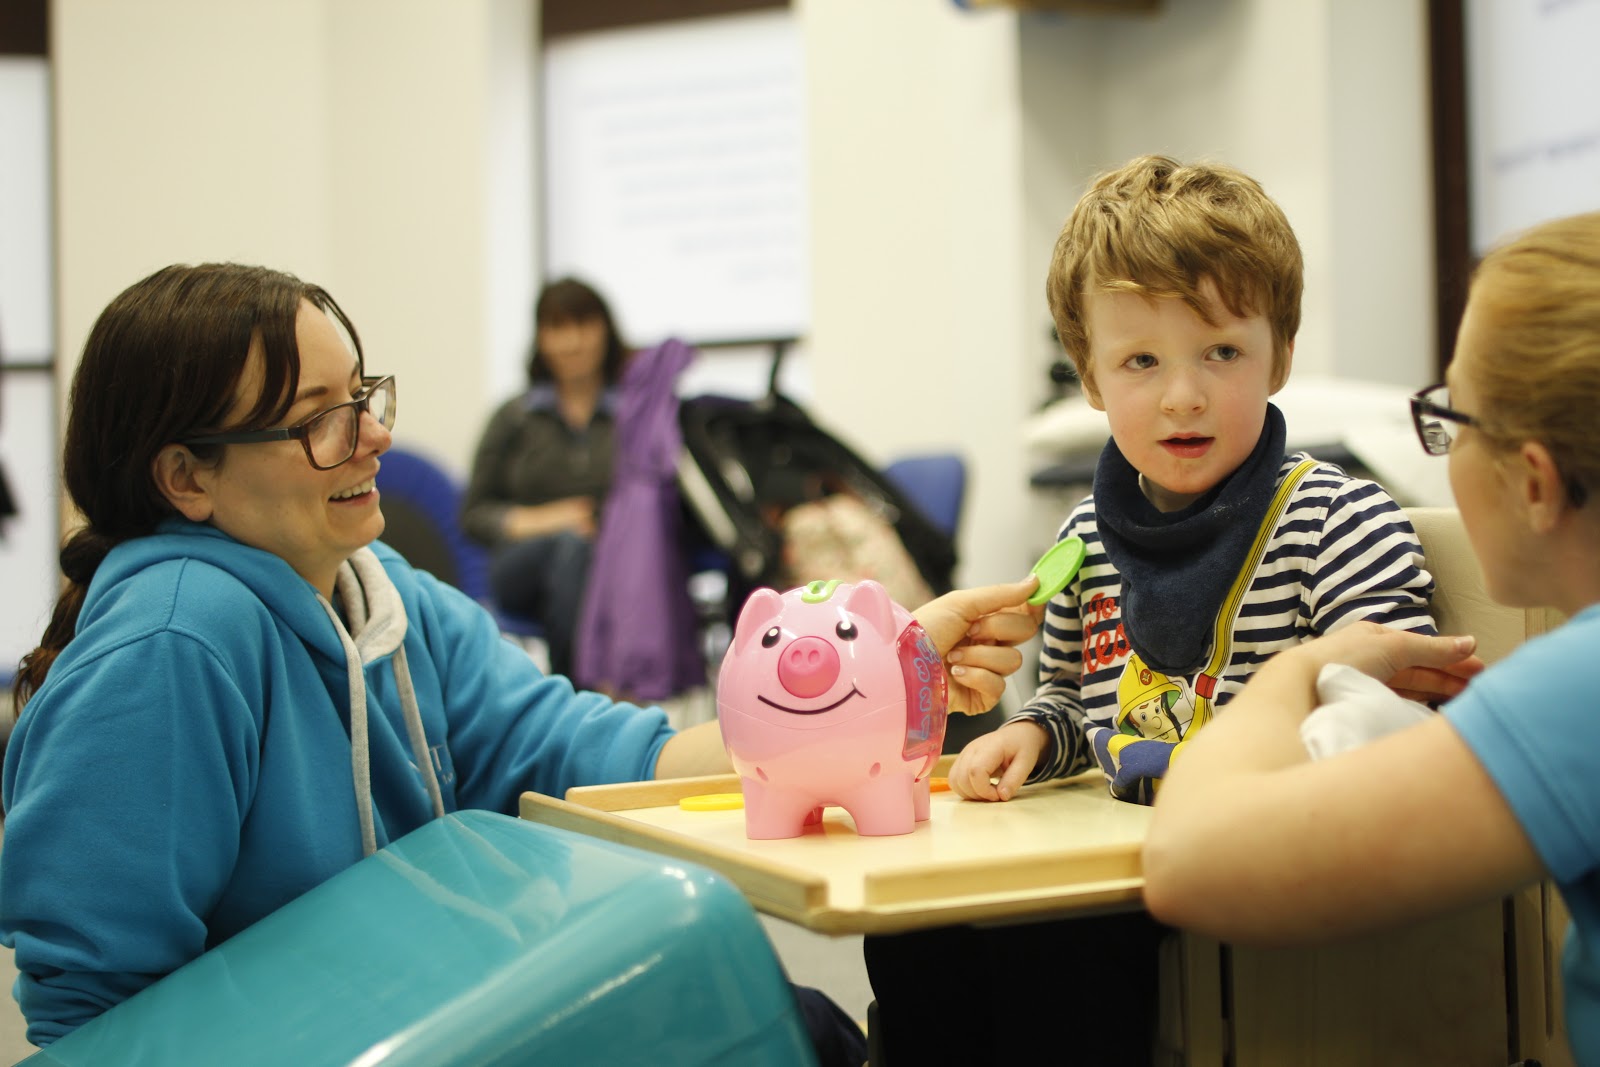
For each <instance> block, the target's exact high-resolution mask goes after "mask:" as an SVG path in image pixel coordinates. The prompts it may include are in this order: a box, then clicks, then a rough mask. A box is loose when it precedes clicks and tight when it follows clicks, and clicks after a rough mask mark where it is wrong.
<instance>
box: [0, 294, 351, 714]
mask: <svg viewBox="0 0 1600 1067" xmlns="http://www.w3.org/2000/svg"><path fill="white" fill-rule="evenodd" d="M301 301H308V302H309V303H311V304H312V305H313V306H315V307H317V308H319V309H321V310H322V311H323V312H324V313H326V314H327V315H328V316H329V317H331V318H333V319H334V320H335V321H337V322H338V323H339V324H340V325H341V326H343V328H344V329H345V331H346V332H347V333H348V334H349V337H350V340H351V343H352V344H353V345H354V346H355V351H356V358H357V360H358V362H359V361H360V360H361V342H360V339H359V338H358V337H357V336H356V331H355V328H354V327H353V326H352V325H351V324H350V320H349V319H348V318H346V317H345V314H344V312H343V311H342V310H340V308H339V306H338V305H337V304H336V303H334V301H333V298H332V297H331V296H329V295H328V294H327V292H325V291H324V290H323V289H321V288H319V287H318V286H315V285H308V284H307V283H305V282H303V281H301V280H300V279H298V278H296V277H294V276H293V275H290V274H284V273H282V272H281V271H274V270H267V269H266V268H264V267H249V266H241V265H239V264H234V263H206V264H202V265H200V266H193V267H191V266H172V267H166V268H164V269H162V270H159V271H157V272H156V273H154V274H152V275H150V276H149V277H148V278H145V279H144V280H143V281H140V282H136V283H135V284H134V285H132V286H130V287H129V288H128V289H126V290H125V291H124V292H123V293H122V294H121V295H119V296H118V297H117V298H116V299H114V300H112V301H111V303H110V304H109V305H108V306H107V307H106V309H105V310H104V311H102V312H101V313H100V317H99V319H98V320H96V322H95V324H94V328H93V329H92V330H91V331H90V332H89V340H88V342H87V343H86V344H85V345H84V348H83V358H82V359H81V360H80V361H79V363H78V369H77V371H76V373H75V374H74V375H73V379H72V391H71V399H70V404H69V410H68V415H67V430H66V439H65V442H64V444H63V447H62V477H63V480H64V482H65V484H66V489H67V492H68V494H69V495H70V496H71V498H72V502H73V503H74V504H75V505H77V508H78V510H79V511H80V512H81V513H82V514H83V518H84V520H85V521H84V525H83V526H82V527H80V528H79V529H78V530H76V531H75V532H74V533H73V534H72V536H71V537H70V538H68V540H67V542H66V544H65V545H64V546H63V547H62V549H61V573H62V574H63V575H64V576H65V577H66V586H65V587H64V589H63V590H62V593H61V596H60V598H59V599H58V600H57V601H56V607H55V611H54V613H53V614H52V616H51V618H50V622H49V624H48V625H47V626H46V627H45V632H44V636H43V638H41V639H40V642H39V647H38V648H36V649H34V650H33V651H32V652H30V653H28V655H26V656H24V657H23V659H22V663H21V665H20V666H19V668H18V670H17V677H16V681H15V682H14V683H13V693H14V696H15V698H16V699H15V702H14V705H15V708H16V711H17V712H18V713H19V714H20V713H21V711H22V706H23V704H25V703H26V702H27V700H28V698H29V697H31V696H32V695H33V694H34V693H35V692H36V691H37V690H38V688H39V686H40V685H42V684H43V682H44V679H45V675H46V674H47V673H49V670H50V665H51V664H52V663H54V662H55V660H56V657H57V656H58V655H59V654H60V653H61V650H62V649H64V648H65V647H66V646H67V642H68V641H70V640H72V637H73V634H74V633H75V631H76V629H77V623H78V613H79V611H80V610H81V609H82V607H83V598H84V593H85V592H86V591H87V589H88V586H89V582H90V580H91V579H92V578H93V577H94V574H95V571H96V570H97V569H98V568H99V566H100V563H101V561H102V560H104V559H105V558H106V554H107V553H108V552H110V551H111V550H112V549H113V548H115V547H116V546H117V545H119V544H121V543H122V542H124V541H127V540H131V539H132V538H135V537H142V536H145V535H147V534H150V533H153V532H155V528H156V525H157V524H158V523H159V522H161V520H163V519H166V518H170V517H173V516H176V515H177V511H176V510H174V509H173V507H172V505H171V504H170V503H168V501H167V498H166V497H165V496H163V495H162V494H161V491H160V490H159V489H158V488H157V487H156V482H155V476H154V473H153V469H152V468H153V464H154V462H155V458H156V456H157V454H158V453H160V451H161V449H162V448H163V447H164V446H166V445H169V444H171V443H173V442H175V441H182V440H184V439H186V438H189V437H197V436H201V435H203V434H207V433H216V432H220V431H222V430H255V429H262V428H265V427H268V426H271V425H273V424H275V423H277V422H279V421H280V420H281V419H282V418H283V417H284V415H285V414H286V413H287V412H288V410H289V408H290V407H291V406H292V405H293V403H294V395H295V391H296V390H297V389H298V388H299V384H300V350H299V347H298V346H297V345H296V343H295V318H296V316H297V315H298V314H299V312H300V303H301ZM258 339H259V349H260V351H261V353H262V357H263V359H262V371H263V374H262V389H261V395H260V396H259V397H258V398H257V399H256V402H255V404H254V405H253V406H252V407H251V408H250V410H249V411H248V412H246V413H245V415H244V418H243V420H242V421H239V422H236V423H235V424H233V425H223V419H225V418H226V417H227V413H228V410H229V409H230V408H231V407H232V406H233V403H234V399H235V395H236V391H237V389H238V387H239V380H240V378H241V376H242V375H243V374H244V371H245V367H246V365H247V362H248V359H249V356H250V351H251V347H250V346H251V343H252V341H257V340H258ZM224 447H226V446H222V445H210V446H193V448H192V451H193V452H194V453H195V454H196V455H197V456H199V457H200V458H201V459H205V460H211V459H215V458H217V457H218V456H219V455H220V453H221V450H222V449H223V448H224Z"/></svg>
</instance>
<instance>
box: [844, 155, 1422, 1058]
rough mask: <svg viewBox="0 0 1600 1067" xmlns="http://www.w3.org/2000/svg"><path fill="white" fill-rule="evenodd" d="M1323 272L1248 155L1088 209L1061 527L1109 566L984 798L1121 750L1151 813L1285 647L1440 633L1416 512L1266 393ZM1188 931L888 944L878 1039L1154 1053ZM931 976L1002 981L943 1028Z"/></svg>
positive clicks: (1078, 596) (1056, 604)
mask: <svg viewBox="0 0 1600 1067" xmlns="http://www.w3.org/2000/svg"><path fill="white" fill-rule="evenodd" d="M1301 276H1302V268H1301V255H1300V246H1299V243H1298V242H1297V241H1296V240H1295V236H1294V232H1293V231H1292V230H1291V229H1290V227H1289V223H1288V220H1287V219H1286V218H1285V217H1284V215H1283V212H1282V211H1281V210H1280V209H1279V208H1278V206H1277V205H1276V204H1275V203H1273V202H1272V200H1271V199H1269V198H1268V197H1267V195H1266V193H1265V192H1263V191H1262V188H1261V186H1260V185H1259V184H1257V183H1256V182H1255V181H1253V180H1252V179H1250V178H1249V177H1246V176H1245V175H1243V174H1241V173H1239V172H1238V171H1235V170H1233V169H1231V168H1228V167H1224V166H1218V165H1213V164H1198V165H1189V166H1183V165H1180V164H1178V163H1176V162H1174V161H1172V160H1170V159H1166V158H1162V157H1156V156H1147V157H1143V158H1140V159H1135V160H1133V161H1132V162H1131V163H1128V164H1127V165H1126V166H1124V167H1122V168H1121V169H1119V170H1116V171H1114V172H1112V173H1110V174H1107V175H1105V176H1103V177H1101V178H1099V179H1098V180H1096V181H1095V182H1094V183H1093V185H1092V186H1091V187H1090V189H1089V191H1088V192H1087V193H1086V194H1085V195H1084V196H1083V198H1082V199H1081V200H1079V202H1078V204H1077V206H1076V207H1075V208H1074V209H1073V212H1072V215H1071V217H1070V218H1069V219H1068V220H1067V223H1066V225H1065V227H1064V228H1063V229H1062V232H1061V236H1060V238H1059V239H1058V241H1057V243H1056V249H1055V255H1054V258H1053V260H1052V262H1051V265H1050V273H1049V277H1048V279H1047V282H1046V291H1047V293H1048V296H1049V300H1050V310H1051V313H1052V314H1053V316H1054V317H1055V321H1056V327H1057V331H1058V333H1059V334H1060V337H1061V341H1062V344H1063V346H1064V347H1065V349H1066V351H1067V353H1068V355H1070V356H1071V357H1072V360H1073V362H1074V364H1075V365H1076V366H1077V369H1078V374H1079V377H1080V378H1081V379H1082V382H1083V391H1084V395H1085V396H1086V398H1087V399H1088V401H1089V403H1090V404H1092V405H1093V406H1094V407H1095V408H1097V409H1099V410H1102V411H1104V412H1105V413H1106V415H1107V417H1108V419H1109V421H1110V424H1111V441H1110V442H1109V443H1108V444H1107V445H1106V448H1105V451H1104V453H1103V454H1102V456H1101V458H1100V462H1099V466H1098V469H1097V470H1096V472H1095V479H1094V492H1093V495H1092V496H1091V497H1090V498H1089V499H1087V500H1085V501H1083V503H1081V504H1079V505H1078V507H1077V508H1076V509H1075V510H1074V511H1073V512H1072V514H1071V515H1070V516H1069V517H1068V519H1067V522H1066V524H1065V525H1064V526H1063V527H1062V529H1061V534H1060V536H1061V537H1062V538H1067V537H1078V538H1082V540H1083V541H1084V543H1085V546H1086V548H1087V556H1086V558H1085V561H1084V565H1083V567H1082V569H1081V570H1080V571H1079V573H1078V575H1077V577H1076V578H1075V579H1074V580H1073V582H1072V584H1071V585H1070V586H1068V588H1067V589H1066V590H1065V591H1064V592H1062V593H1061V594H1060V595H1058V596H1057V597H1055V599H1053V600H1052V601H1051V602H1050V604H1049V605H1048V607H1047V609H1046V614H1045V619H1044V651H1043V655H1042V658H1041V662H1040V685H1039V688H1038V691H1037V692H1036V693H1035V695H1034V697H1033V699H1032V700H1031V701H1030V702H1029V703H1028V705H1027V706H1026V707H1025V708H1024V709H1023V710H1022V712H1021V713H1020V714H1019V715H1018V716H1016V717H1015V718H1013V719H1012V720H1011V721H1010V722H1008V723H1006V724H1005V725H1004V726H1002V727H1001V728H1000V729H998V730H996V731H994V732H993V733H991V734H987V735H985V736H982V737H979V738H978V739H976V740H974V741H973V742H971V743H970V744H969V745H967V747H966V748H965V749H964V750H963V751H962V753H961V755H960V756H959V757H958V758H957V760H956V763H955V765H954V766H953V767H952V769H951V772H950V784H951V787H952V788H954V789H955V790H956V791H957V792H959V793H960V794H961V795H962V796H964V797H967V798H969V799H975V800H1009V799H1010V798H1011V797H1013V796H1014V795H1015V794H1016V791H1017V789H1018V787H1019V786H1021V785H1023V784H1024V783H1025V782H1033V781H1041V780H1044V779H1047V778H1056V777H1061V776H1064V775H1069V774H1075V773H1077V772H1079V771H1082V770H1085V769H1087V768H1090V767H1093V766H1095V765H1096V764H1098V765H1099V766H1100V767H1102V768H1103V769H1104V771H1105V773H1106V775H1107V778H1108V779H1109V781H1110V788H1111V790H1112V792H1113V793H1114V794H1115V795H1116V796H1118V797H1120V798H1123V799H1126V800H1131V801H1143V802H1148V801H1149V799H1150V798H1151V796H1152V794H1153V792H1154V790H1155V788H1156V786H1157V784H1158V783H1159V781H1160V779H1161V777H1162V775H1164V774H1165V772H1166V768H1167V766H1168V765H1169V764H1170V763H1171V761H1172V760H1173V759H1181V758H1182V749H1183V743H1184V740H1185V739H1186V738H1187V737H1189V736H1191V735H1192V734H1193V733H1194V732H1195V731H1197V730H1199V729H1200V728H1202V727H1203V726H1204V724H1205V723H1206V722H1207V721H1208V720H1209V718H1210V716H1211V714H1212V710H1213V708H1217V709H1220V708H1221V707H1222V706H1223V705H1225V704H1226V703H1227V702H1228V700H1229V699H1230V698H1231V697H1232V696H1233V695H1234V694H1235V693H1236V692H1237V691H1238V690H1239V689H1240V687H1242V686H1243V684H1244V681H1245V679H1246V678H1247V677H1248V676H1249V675H1250V674H1251V673H1252V672H1253V671H1254V670H1255V669H1256V667H1257V666H1258V665H1259V664H1260V663H1261V662H1262V661H1263V660H1265V659H1266V658H1267V657H1269V656H1270V655H1271V654H1272V653H1273V652H1275V651H1277V650H1279V649H1281V648H1284V647H1287V646H1289V645H1292V644H1295V643H1297V642H1299V641H1302V640H1305V639H1307V638H1309V637H1312V636H1314V635H1316V634H1320V633H1324V632H1327V631H1328V630H1330V629H1333V628H1335V627H1337V626H1339V625H1342V624H1344V623H1347V622H1350V621H1352V620H1355V619H1372V620H1375V621H1378V622H1381V623H1385V624H1387V625H1391V626H1396V627H1401V628H1404V629H1416V630H1427V631H1430V632H1431V631H1432V620H1431V619H1430V617H1429V615H1428V597H1429V594H1430V593H1431V585H1432V580H1431V578H1430V577H1429V575H1428V573H1427V572H1426V571H1425V570H1424V569H1423V560H1422V551H1421V547H1420V545H1419V544H1418V542H1417V539H1416V534H1415V532H1414V531H1413V530H1412V528H1411V524H1410V523H1409V522H1408V521H1407V519H1406V517H1405V515H1404V513H1403V512H1402V511H1401V510H1400V508H1399V507H1398V506H1397V505H1396V504H1395V502H1394V501H1393V500H1392V499H1391V498H1390V497H1389V496H1388V494H1387V493H1385V492H1384V491H1383V490H1382V489H1381V488H1379V487H1378V486H1377V485H1374V484H1373V483H1371V482H1368V481H1362V480H1359V479H1355V478H1350V477H1348V476H1346V475H1345V474H1344V473H1343V472H1341V471H1340V470H1339V469H1338V468H1337V467H1333V466H1329V465H1326V464H1319V463H1316V462H1315V461H1312V460H1310V459H1309V458H1308V457H1305V456H1303V455H1295V456H1287V457H1286V456H1285V454H1284V439H1285V431H1284V422H1283V416H1282V414H1281V413H1280V412H1279V411H1278V409H1277V408H1276V407H1274V406H1273V405H1272V404H1271V403H1270V402H1269V400H1268V398H1269V397H1270V396H1271V395H1272V394H1273V393H1275V392H1277V391H1278V389H1280V388H1281V387H1282V386H1283V384H1284V382H1285V380H1286V379H1287V378H1288V376H1289V367H1290V362H1291V359H1292V356H1293V353H1294V339H1295V333H1296V331H1297V330H1298V328H1299V325H1300V295H1301V288H1302V282H1301ZM1280 489H1281V490H1282V492H1281V493H1280ZM991 779H994V781H991ZM1164 932H1165V931H1164V930H1163V928H1161V927H1160V926H1159V925H1157V924H1156V923H1155V922H1154V921H1153V920H1152V919H1150V918H1149V916H1147V915H1145V914H1143V913H1140V912H1136V913H1130V914H1126V915H1111V916H1102V917H1095V918H1088V919H1080V920H1064V921H1058V922H1048V923H1034V924H1028V925H1020V926H1012V927H997V928H991V929H974V928H965V927H954V928H944V929H939V930H932V931H927V932H922V933H913V934H904V935H897V936H894V937H872V938H867V939H866V942H865V955H866V960H867V967H868V972H869V976H870V977H871V980H872V986H873V990H874V994H875V996H876V998H877V1009H878V1010H877V1018H878V1021H879V1032H878V1033H877V1034H876V1035H875V1037H874V1040H875V1041H876V1042H877V1043H879V1044H880V1046H881V1047H882V1048H883V1049H884V1050H885V1053H886V1057H887V1058H889V1059H891V1060H892V1062H899V1061H900V1060H902V1059H911V1058H915V1056H916V1055H917V1054H918V1053H919V1052H920V1053H926V1054H933V1055H936V1056H938V1057H940V1058H945V1057H951V1058H958V1057H960V1056H962V1054H963V1053H970V1052H982V1051H983V1050H984V1049H988V1050H990V1051H991V1052H992V1051H993V1050H995V1049H997V1048H1001V1047H1004V1043H1005V1042H1006V1041H1008V1040H1016V1038H1017V1035H1018V1034H1020V1033H1027V1032H1029V1031H1033V1032H1035V1033H1037V1032H1039V1030H1040V1028H1044V1027H1048V1028H1049V1029H1050V1030H1051V1031H1052V1032H1055V1033H1059V1034H1060V1035H1061V1045H1060V1047H1059V1049H1058V1051H1059V1052H1060V1055H1061V1057H1063V1058H1067V1059H1070V1061H1071V1062H1075V1063H1085V1064H1090V1063H1092V1064H1123V1063H1129V1064H1144V1063H1148V1062H1150V1057H1151V1053H1152V1048H1153V1045H1154V1035H1155V1027H1156V1017H1155V1015H1156V1004H1157V999H1158V992H1159V983H1158V980H1157V970H1158V969H1157V950H1158V947H1159V944H1160V941H1161V939H1162V937H1163V935H1164ZM1067 961H1078V962H1077V963H1068V962H1067ZM929 973H952V974H974V975H976V974H982V975H985V976H987V977H989V978H991V979H992V981H993V988H992V989H989V990H988V991H987V992H984V993H982V995H979V996H977V997H976V998H975V999H973V998H971V997H970V996H969V994H970V993H971V992H972V990H971V989H970V987H969V988H967V989H964V990H963V993H962V997H963V1000H966V1001H968V1003H966V1004H964V1006H963V1008H962V1009H961V1010H960V1011H959V1012H956V1013H951V1014H948V1015H941V1017H940V1021H939V1024H938V1025H937V1026H922V1027H921V1029H919V1026H920V1024H919V1023H918V1021H917V1020H916V1017H915V1012H916V1009H917V1007H918V1006H919V1005H920V1004H922V1003H923V1002H924V999H925V990H924V991H920V992H919V991H918V986H917V981H918V979H919V978H921V979H922V981H923V982H925V981H926V976H927V975H928V974H929ZM925 1039H926V1040H928V1041H930V1042H931V1043H930V1044H927V1045H926V1046H925V1047H923V1046H919V1045H918V1042H919V1041H923V1040H925Z"/></svg>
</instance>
